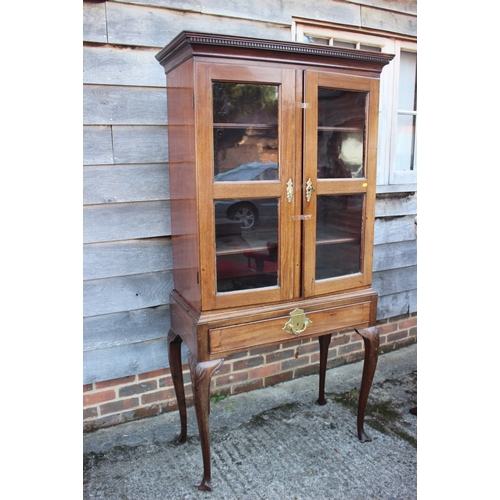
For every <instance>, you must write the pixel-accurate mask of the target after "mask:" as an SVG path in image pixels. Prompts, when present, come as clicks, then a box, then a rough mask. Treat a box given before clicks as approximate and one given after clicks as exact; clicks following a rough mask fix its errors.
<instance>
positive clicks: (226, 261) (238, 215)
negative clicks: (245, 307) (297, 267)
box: [215, 198, 279, 293]
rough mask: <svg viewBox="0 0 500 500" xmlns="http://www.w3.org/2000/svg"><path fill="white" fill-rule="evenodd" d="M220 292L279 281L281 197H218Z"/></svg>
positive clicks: (218, 279) (216, 222)
mask: <svg viewBox="0 0 500 500" xmlns="http://www.w3.org/2000/svg"><path fill="white" fill-rule="evenodd" d="M215 224H216V240H215V253H216V261H217V262H216V265H217V292H219V293H220V292H230V291H235V290H249V289H254V288H262V287H266V286H276V285H277V284H278V255H279V252H278V199H277V198H266V199H259V200H217V201H215Z"/></svg>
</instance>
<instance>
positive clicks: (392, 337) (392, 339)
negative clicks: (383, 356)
mask: <svg viewBox="0 0 500 500" xmlns="http://www.w3.org/2000/svg"><path fill="white" fill-rule="evenodd" d="M406 337H408V332H407V331H406V330H405V331H402V332H396V333H394V334H392V335H387V342H396V341H397V340H401V339H405V338H406Z"/></svg>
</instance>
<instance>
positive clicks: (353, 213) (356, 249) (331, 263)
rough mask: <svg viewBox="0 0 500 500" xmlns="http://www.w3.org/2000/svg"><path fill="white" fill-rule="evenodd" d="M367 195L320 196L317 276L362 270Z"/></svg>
mask: <svg viewBox="0 0 500 500" xmlns="http://www.w3.org/2000/svg"><path fill="white" fill-rule="evenodd" d="M363 201H364V195H362V194H356V195H343V196H318V198H317V210H316V279H317V280H321V279H328V278H336V277H339V276H344V275H348V274H353V273H359V272H360V270H361V231H362V223H363Z"/></svg>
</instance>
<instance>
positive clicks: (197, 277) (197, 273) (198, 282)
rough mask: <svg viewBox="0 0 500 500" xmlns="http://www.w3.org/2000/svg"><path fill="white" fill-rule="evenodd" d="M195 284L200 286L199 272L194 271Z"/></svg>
mask: <svg viewBox="0 0 500 500" xmlns="http://www.w3.org/2000/svg"><path fill="white" fill-rule="evenodd" d="M196 283H197V284H198V285H199V284H200V271H196Z"/></svg>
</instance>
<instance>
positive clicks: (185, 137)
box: [167, 60, 200, 310]
mask: <svg viewBox="0 0 500 500" xmlns="http://www.w3.org/2000/svg"><path fill="white" fill-rule="evenodd" d="M193 81H194V80H193V63H192V61H191V60H189V61H186V62H185V63H183V64H181V65H180V66H178V67H177V68H175V69H174V70H172V71H171V72H169V73H168V75H167V109H168V143H169V165H170V192H171V210H172V256H173V261H174V282H175V285H174V286H175V289H176V290H177V291H178V292H179V294H180V295H181V296H182V297H184V299H185V300H186V301H187V302H188V303H189V304H190V305H191V306H192V307H193V308H194V309H195V310H199V307H200V287H199V285H198V277H197V272H198V262H199V260H198V256H199V245H198V241H199V240H198V222H197V221H198V218H197V216H196V163H195V153H194V152H195V126H194V125H195V123H194V109H193V104H192V103H193V93H194V88H193Z"/></svg>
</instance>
